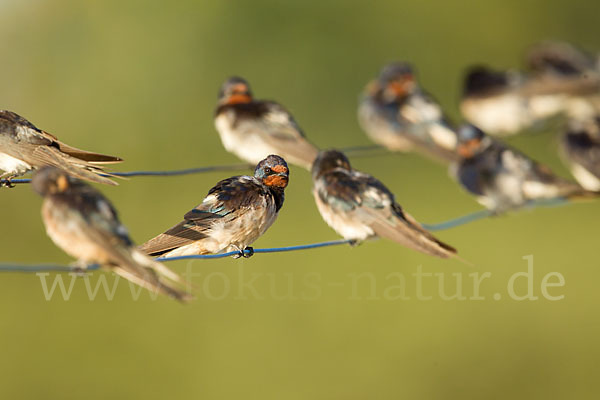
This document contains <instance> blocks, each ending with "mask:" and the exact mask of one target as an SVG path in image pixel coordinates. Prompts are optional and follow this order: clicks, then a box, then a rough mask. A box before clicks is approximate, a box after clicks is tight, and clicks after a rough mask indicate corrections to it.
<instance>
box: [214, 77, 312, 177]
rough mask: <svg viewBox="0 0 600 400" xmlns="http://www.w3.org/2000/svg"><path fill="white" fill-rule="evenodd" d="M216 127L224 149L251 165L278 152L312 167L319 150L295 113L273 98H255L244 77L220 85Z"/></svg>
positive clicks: (295, 162)
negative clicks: (304, 130) (272, 99)
mask: <svg viewBox="0 0 600 400" xmlns="http://www.w3.org/2000/svg"><path fill="white" fill-rule="evenodd" d="M215 127H216V129H217V131H218V132H219V135H220V136H221V141H222V142H223V146H225V149H226V150H227V151H229V152H230V153H233V154H235V155H236V156H238V157H239V158H241V159H242V160H244V161H247V162H249V163H251V164H252V165H255V164H257V163H258V162H260V161H261V160H262V159H264V158H265V157H267V156H268V155H269V154H279V155H281V156H282V157H283V158H285V159H286V160H287V161H288V162H289V163H290V164H294V165H298V166H300V167H302V168H305V169H308V170H310V167H311V165H312V162H313V160H314V159H315V157H316V156H317V153H318V149H317V148H316V147H315V146H314V145H313V144H312V143H310V142H309V141H308V139H307V138H306V136H305V135H304V133H303V132H302V130H301V129H300V127H299V126H298V124H297V123H296V121H295V120H294V117H293V116H292V114H290V113H289V112H288V111H287V110H286V109H285V108H284V107H283V106H282V105H280V104H278V103H275V102H274V101H267V100H256V99H254V98H253V97H252V92H251V90H250V85H249V84H248V82H246V81H245V80H244V79H242V78H238V77H233V78H229V79H228V80H227V81H225V83H223V85H222V86H221V90H220V91H219V102H218V105H217V109H216V111H215Z"/></svg>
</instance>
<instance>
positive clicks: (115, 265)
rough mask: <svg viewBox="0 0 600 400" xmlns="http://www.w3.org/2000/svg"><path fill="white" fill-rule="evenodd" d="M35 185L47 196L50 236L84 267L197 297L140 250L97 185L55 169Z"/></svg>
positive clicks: (173, 293)
mask: <svg viewBox="0 0 600 400" xmlns="http://www.w3.org/2000/svg"><path fill="white" fill-rule="evenodd" d="M32 185H33V189H34V190H35V191H36V192H37V193H38V194H40V195H41V196H42V197H43V198H44V202H43V205H42V218H43V221H44V224H45V226H46V232H47V233H48V236H50V238H51V239H52V241H53V242H54V243H55V244H56V245H57V246H58V247H60V248H61V249H63V250H64V251H65V252H66V253H67V254H69V255H70V256H73V257H75V258H77V259H78V264H79V265H80V266H82V267H83V266H87V265H90V264H100V265H102V266H105V267H106V268H108V269H110V270H112V271H114V272H115V273H116V274H118V275H120V276H122V277H124V278H125V279H128V280H130V281H131V282H133V283H136V284H138V285H140V286H142V287H144V288H146V289H148V290H151V291H155V292H159V293H163V294H166V295H168V296H171V297H173V298H175V299H177V300H180V301H187V300H189V299H190V298H191V296H190V295H189V294H187V293H185V292H184V291H182V290H180V289H178V288H177V287H176V285H175V283H177V284H180V285H184V284H185V281H184V280H183V279H182V278H180V277H179V275H177V274H176V273H174V272H173V271H171V270H170V269H168V268H167V267H165V266H164V265H163V264H161V263H159V262H157V261H154V260H153V259H152V258H150V257H148V256H147V255H145V254H143V253H142V252H140V251H139V250H137V249H136V248H135V246H134V244H133V242H132V241H131V239H130V237H129V234H128V233H127V229H126V228H125V227H124V226H123V225H121V223H120V222H119V218H118V216H117V211H116V210H115V209H114V208H113V206H112V204H111V203H110V202H109V201H108V200H107V199H106V198H105V197H104V196H103V195H102V194H101V193H100V192H98V191H97V190H96V189H94V188H93V187H91V186H90V185H88V184H85V183H83V182H82V181H80V180H78V179H75V178H73V177H71V176H70V175H68V173H67V172H65V171H63V170H60V169H58V168H55V167H43V168H42V169H40V170H39V171H37V172H36V173H35V174H34V175H33V181H32Z"/></svg>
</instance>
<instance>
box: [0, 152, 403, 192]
mask: <svg viewBox="0 0 600 400" xmlns="http://www.w3.org/2000/svg"><path fill="white" fill-rule="evenodd" d="M340 150H341V151H343V152H345V153H347V154H349V155H351V156H352V157H373V156H377V155H383V154H392V153H391V152H389V151H388V150H387V149H385V148H384V147H381V146H378V145H366V146H352V147H344V148H342V149H340ZM253 168H254V166H252V165H250V164H227V165H211V166H208V167H197V168H185V169H176V170H171V171H144V170H142V171H129V172H111V175H114V176H121V177H135V176H180V175H192V174H202V173H207V172H218V171H242V170H247V169H250V170H251V169H253ZM102 176H105V177H110V175H104V174H103V175H102ZM8 183H9V181H8V180H7V179H0V185H6V184H8ZM10 183H11V184H16V185H18V184H24V183H31V179H30V178H20V179H11V180H10Z"/></svg>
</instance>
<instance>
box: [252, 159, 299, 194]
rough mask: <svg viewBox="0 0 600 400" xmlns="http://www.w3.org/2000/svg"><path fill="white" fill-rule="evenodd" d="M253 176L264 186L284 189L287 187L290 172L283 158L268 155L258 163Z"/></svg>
mask: <svg viewBox="0 0 600 400" xmlns="http://www.w3.org/2000/svg"><path fill="white" fill-rule="evenodd" d="M254 176H255V177H256V178H258V179H260V180H261V181H262V183H264V184H265V185H266V186H271V187H278V188H285V187H286V186H287V185H288V181H289V176H290V171H289V169H288V166H287V163H286V162H285V160H284V159H283V158H281V157H279V156H276V155H270V156H269V157H267V158H265V159H264V160H262V161H261V162H260V163H258V165H257V166H256V170H255V171H254Z"/></svg>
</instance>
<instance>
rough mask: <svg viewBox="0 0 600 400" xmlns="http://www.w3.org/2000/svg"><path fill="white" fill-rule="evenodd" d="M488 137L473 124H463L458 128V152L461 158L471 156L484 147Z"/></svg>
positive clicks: (488, 139)
mask: <svg viewBox="0 0 600 400" xmlns="http://www.w3.org/2000/svg"><path fill="white" fill-rule="evenodd" d="M489 141H490V138H489V137H488V136H487V135H486V134H485V133H484V132H483V131H482V130H481V129H479V128H477V127H476V126H474V125H470V124H465V125H463V126H461V127H460V128H459V130H458V146H457V148H456V149H457V151H458V154H459V155H460V156H461V157H463V158H471V157H473V156H475V155H476V154H478V153H479V152H480V151H481V150H482V149H484V148H485V147H486V145H487V143H488V142H489Z"/></svg>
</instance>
